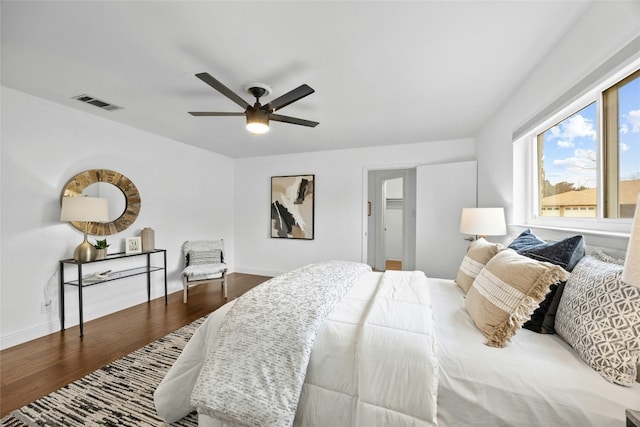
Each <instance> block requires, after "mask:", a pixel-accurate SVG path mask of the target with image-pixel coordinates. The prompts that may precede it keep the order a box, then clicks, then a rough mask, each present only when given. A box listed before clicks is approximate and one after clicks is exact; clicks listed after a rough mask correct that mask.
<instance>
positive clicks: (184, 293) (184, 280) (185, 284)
mask: <svg viewBox="0 0 640 427" xmlns="http://www.w3.org/2000/svg"><path fill="white" fill-rule="evenodd" d="M182 286H183V288H184V290H183V294H182V303H183V304H186V303H187V292H188V291H189V285H187V278H186V276H182Z"/></svg>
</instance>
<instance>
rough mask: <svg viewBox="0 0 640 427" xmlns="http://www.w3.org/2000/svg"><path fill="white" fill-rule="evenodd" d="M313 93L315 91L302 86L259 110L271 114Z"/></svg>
mask: <svg viewBox="0 0 640 427" xmlns="http://www.w3.org/2000/svg"><path fill="white" fill-rule="evenodd" d="M313 92H315V90H313V89H311V87H310V86H308V85H306V84H304V85H301V86H298V87H297V88H295V89H293V90H292V91H289V92H287V93H285V94H284V95H282V96H280V97H278V98H276V99H274V100H273V101H271V102H270V103H268V104H266V105H264V106H262V107H261V108H262V110H263V111H267V112H270V113H273V112H274V111H277V110H279V109H281V108H284V107H286V106H287V105H289V104H291V103H292V102H296V101H298V100H299V99H302V98H304V97H305V96H307V95H311V94H312V93H313Z"/></svg>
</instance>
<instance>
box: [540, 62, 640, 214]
mask: <svg viewBox="0 0 640 427" xmlns="http://www.w3.org/2000/svg"><path fill="white" fill-rule="evenodd" d="M587 103H588V104H587ZM585 104H587V105H586V106H585ZM535 149H536V155H535V160H536V167H535V168H534V170H536V171H537V179H535V180H534V183H535V190H534V191H535V193H534V194H536V196H534V197H536V199H537V200H535V202H534V203H533V204H532V207H533V208H534V209H535V211H534V212H535V217H538V218H539V219H541V220H542V221H544V220H545V217H554V220H556V219H557V218H590V219H592V220H594V219H595V220H598V221H600V220H602V219H618V218H633V215H634V212H635V209H636V200H637V197H638V193H639V192H640V70H637V71H635V72H633V73H632V74H630V75H628V76H626V77H625V78H623V79H622V80H619V81H617V82H616V83H615V84H613V85H611V86H609V87H607V88H606V89H604V90H602V89H600V90H599V91H596V92H594V93H593V95H592V96H591V97H590V99H587V100H586V102H585V101H583V102H582V105H581V107H579V109H577V108H576V109H574V110H573V112H572V113H571V115H569V116H567V115H566V114H565V115H564V116H561V117H558V119H557V121H556V122H555V124H553V125H552V126H550V127H547V128H546V129H545V128H543V130H541V131H538V132H537V135H536V138H535ZM549 220H551V218H549Z"/></svg>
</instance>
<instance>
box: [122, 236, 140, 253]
mask: <svg viewBox="0 0 640 427" xmlns="http://www.w3.org/2000/svg"><path fill="white" fill-rule="evenodd" d="M124 253H125V254H127V255H129V254H139V253H142V237H127V238H126V239H125V241H124Z"/></svg>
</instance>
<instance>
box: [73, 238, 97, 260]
mask: <svg viewBox="0 0 640 427" xmlns="http://www.w3.org/2000/svg"><path fill="white" fill-rule="evenodd" d="M73 259H74V260H76V261H78V262H90V261H95V260H96V248H95V247H94V246H93V245H92V244H91V243H89V242H87V241H86V240H85V241H84V242H82V243H80V244H79V245H78V247H77V248H76V249H75V250H74V251H73Z"/></svg>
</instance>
